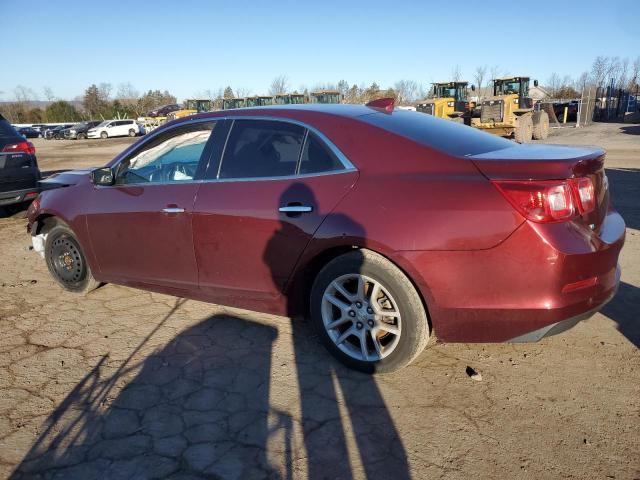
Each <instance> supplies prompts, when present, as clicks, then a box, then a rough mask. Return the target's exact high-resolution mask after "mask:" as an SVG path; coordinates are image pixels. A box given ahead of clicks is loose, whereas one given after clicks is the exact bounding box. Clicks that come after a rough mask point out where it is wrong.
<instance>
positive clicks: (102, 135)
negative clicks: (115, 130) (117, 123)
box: [100, 132, 109, 138]
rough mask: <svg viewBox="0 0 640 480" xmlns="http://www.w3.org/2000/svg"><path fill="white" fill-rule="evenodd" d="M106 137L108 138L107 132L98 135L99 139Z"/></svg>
mask: <svg viewBox="0 0 640 480" xmlns="http://www.w3.org/2000/svg"><path fill="white" fill-rule="evenodd" d="M108 136H109V134H108V133H107V132H102V133H100V137H101V138H107V137H108Z"/></svg>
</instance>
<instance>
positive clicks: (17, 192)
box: [0, 115, 40, 207]
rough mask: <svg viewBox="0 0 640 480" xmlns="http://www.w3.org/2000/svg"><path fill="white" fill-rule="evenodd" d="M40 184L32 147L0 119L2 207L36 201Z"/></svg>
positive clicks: (0, 190) (3, 119)
mask: <svg viewBox="0 0 640 480" xmlns="http://www.w3.org/2000/svg"><path fill="white" fill-rule="evenodd" d="M39 180H40V170H39V169H38V161H37V160H36V149H35V147H34V146H33V143H31V142H27V141H26V140H25V139H24V137H22V136H21V135H20V134H19V133H18V132H16V130H15V129H14V128H13V127H12V126H11V124H10V123H9V122H8V121H7V120H6V119H5V118H4V117H3V116H2V115H0V206H1V207H6V206H8V205H15V204H19V203H23V202H28V201H31V200H33V199H34V198H36V197H37V196H38V181H39Z"/></svg>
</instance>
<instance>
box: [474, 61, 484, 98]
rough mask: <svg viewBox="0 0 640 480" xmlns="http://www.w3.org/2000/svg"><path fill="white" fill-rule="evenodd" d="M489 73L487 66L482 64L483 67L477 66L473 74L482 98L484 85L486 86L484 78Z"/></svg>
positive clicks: (479, 95)
mask: <svg viewBox="0 0 640 480" xmlns="http://www.w3.org/2000/svg"><path fill="white" fill-rule="evenodd" d="M486 75H487V67H486V65H485V66H482V67H476V70H475V72H474V74H473V81H474V82H475V84H476V88H477V89H478V97H479V99H480V100H482V97H483V95H482V87H483V86H484V79H485V76H486Z"/></svg>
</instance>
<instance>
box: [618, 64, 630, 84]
mask: <svg viewBox="0 0 640 480" xmlns="http://www.w3.org/2000/svg"><path fill="white" fill-rule="evenodd" d="M617 73H618V75H617V76H618V78H617V82H616V86H617V87H618V88H627V86H628V84H629V59H628V58H625V59H624V60H622V61H621V62H620V66H619V68H618V72H617Z"/></svg>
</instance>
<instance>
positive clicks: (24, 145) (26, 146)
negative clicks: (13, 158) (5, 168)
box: [2, 142, 36, 155]
mask: <svg viewBox="0 0 640 480" xmlns="http://www.w3.org/2000/svg"><path fill="white" fill-rule="evenodd" d="M2 151H3V152H9V153H19V152H23V153H26V154H28V155H35V153H36V147H35V146H34V145H33V143H31V142H20V143H10V144H9V145H5V147H4V148H3V149H2Z"/></svg>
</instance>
